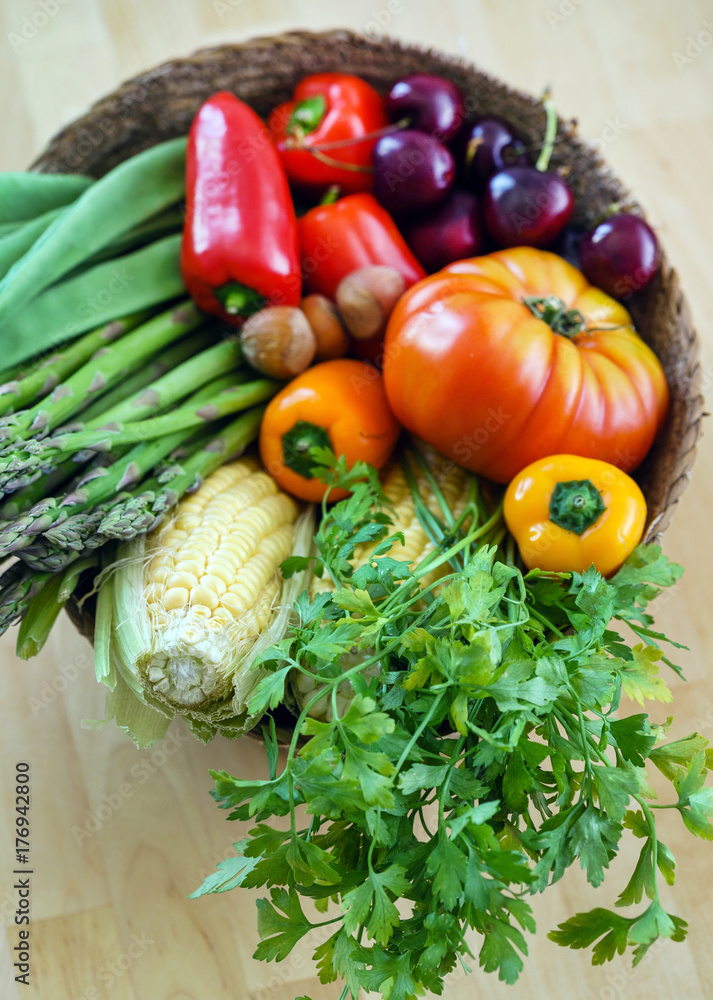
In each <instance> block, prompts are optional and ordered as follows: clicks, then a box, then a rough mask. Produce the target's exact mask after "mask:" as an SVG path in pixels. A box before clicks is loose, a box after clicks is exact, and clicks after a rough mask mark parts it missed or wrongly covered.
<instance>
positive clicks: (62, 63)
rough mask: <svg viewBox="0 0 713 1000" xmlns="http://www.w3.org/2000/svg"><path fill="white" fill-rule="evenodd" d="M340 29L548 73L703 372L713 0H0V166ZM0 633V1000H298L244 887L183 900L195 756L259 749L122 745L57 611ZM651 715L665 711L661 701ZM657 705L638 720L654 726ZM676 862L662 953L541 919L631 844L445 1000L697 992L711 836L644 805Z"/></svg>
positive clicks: (699, 534) (213, 822)
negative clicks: (260, 49)
mask: <svg viewBox="0 0 713 1000" xmlns="http://www.w3.org/2000/svg"><path fill="white" fill-rule="evenodd" d="M338 25H342V26H348V27H351V28H354V29H356V30H362V31H363V30H366V31H371V32H374V31H378V30H382V31H384V32H388V33H391V34H393V35H395V36H397V37H399V38H403V39H406V40H408V41H414V42H419V43H423V44H430V45H433V46H435V47H438V48H441V49H443V50H446V51H449V52H455V53H461V54H462V55H463V56H466V57H467V58H468V59H471V60H472V61H474V62H475V63H476V64H478V65H479V66H481V67H482V68H484V69H486V70H489V71H491V72H493V73H495V74H497V75H499V76H500V77H502V78H504V79H505V80H508V81H510V82H511V83H512V84H515V85H517V86H519V87H522V88H524V89H527V90H529V91H532V92H540V91H541V90H542V89H543V87H544V86H545V85H547V84H550V85H552V87H553V89H554V94H555V97H556V100H557V102H558V106H559V109H560V111H561V113H562V114H563V115H565V116H576V117H577V118H578V119H579V121H580V127H581V132H582V133H583V135H584V136H586V137H588V138H590V139H597V140H599V143H600V145H601V146H602V148H603V150H604V153H605V155H606V157H607V158H608V159H609V160H610V162H611V164H612V165H613V166H614V168H615V169H616V170H617V172H618V173H619V174H620V175H621V176H622V177H623V178H624V180H625V181H626V182H627V184H628V185H629V186H630V187H631V189H632V190H633V191H634V193H635V195H636V196H637V198H638V199H639V200H640V201H641V202H642V203H643V204H644V205H645V206H646V208H647V210H648V211H649V213H650V217H651V219H652V221H653V222H654V224H655V225H656V228H657V230H658V232H659V233H660V235H661V238H662V240H663V242H664V243H665V245H666V247H667V249H668V252H669V255H670V257H671V259H672V260H673V262H674V265H675V266H676V267H677V268H678V270H679V271H680V274H681V277H682V280H683V285H684V288H685V289H686V290H687V293H688V296H689V299H690V303H691V306H692V311H693V315H694V318H695V320H696V321H697V324H698V327H699V330H700V333H701V337H702V341H703V372H704V390H705V389H706V388H707V387H709V385H710V382H711V376H712V374H713V366H712V365H711V358H710V353H711V347H712V346H713V331H712V330H711V325H710V324H711V317H712V316H713V285H712V284H711V280H710V266H711V260H712V259H713V254H712V252H711V249H710V244H711V234H712V233H713V197H711V181H710V177H711V168H712V167H713V7H711V5H710V3H709V2H708V3H704V2H702V0H701V2H697V0H678V2H677V3H675V4H674V3H672V2H671V0H624V2H622V0H509V2H508V3H504V2H500V3H498V2H496V0H438V2H436V0H389V2H388V3H387V0H339V2H338V3H334V2H332V0H260V2H258V0H0V169H3V170H13V169H15V170H17V169H23V168H24V167H25V166H27V165H28V164H29V163H30V162H31V160H32V159H33V158H34V157H35V156H36V155H37V154H38V153H39V152H40V150H41V149H42V148H43V145H44V144H45V143H46V142H47V140H48V139H49V138H50V136H51V135H52V134H53V133H54V132H55V131H56V130H57V129H58V128H59V127H60V126H62V125H63V124H65V123H66V122H68V121H69V120H70V119H72V118H73V117H74V116H76V115H78V114H80V113H81V112H83V111H84V110H85V108H86V107H87V106H88V105H89V103H90V102H91V101H93V100H94V99H95V98H97V97H99V96H100V95H102V94H104V93H106V92H107V91H110V90H111V89H113V88H114V87H115V86H116V85H117V84H118V83H119V82H120V81H121V80H123V79H125V78H126V77H128V76H131V75H133V74H134V73H137V72H139V71H141V70H143V69H144V68H147V67H149V66H151V65H152V64H155V63H158V62H161V61H163V60H165V59H168V58H170V57H172V56H176V55H181V54H186V53H189V52H190V51H191V50H193V49H195V48H197V47H199V46H204V45H211V44H217V43H224V42H230V41H233V40H242V39H245V38H249V37H251V36H255V35H260V34H270V33H276V32H280V31H283V30H287V29H290V28H297V27H304V28H314V29H321V28H326V27H332V26H338ZM711 440H713V437H710V438H708V439H706V440H704V441H703V443H702V445H701V447H700V450H699V457H698V461H697V465H696V468H695V471H694V475H693V481H692V484H691V486H690V487H689V489H688V491H687V492H686V494H685V496H684V497H683V500H682V502H681V509H680V511H679V513H678V515H677V518H676V520H675V522H674V524H673V526H672V528H671V529H670V530H669V531H668V533H667V535H666V550H667V552H668V554H669V556H671V557H672V558H674V559H676V560H678V561H679V562H681V563H683V564H684V565H685V566H686V568H687V572H686V574H685V577H684V578H683V580H682V582H681V583H679V584H678V585H677V586H676V588H675V590H674V592H673V593H672V594H671V595H670V596H668V597H667V598H666V599H664V600H662V601H661V602H660V606H659V610H658V621H659V623H660V625H661V626H662V627H663V628H664V629H665V630H666V631H668V632H669V633H670V634H673V635H675V636H677V637H678V638H679V639H681V640H682V641H685V642H686V643H687V644H688V645H689V646H690V652H688V653H684V654H682V656H681V661H682V663H683V665H684V668H685V671H686V675H687V677H688V683H683V682H679V681H677V680H676V679H675V678H674V682H673V684H672V687H673V689H674V693H675V704H674V706H673V708H674V710H675V717H676V721H675V724H674V728H673V733H674V734H675V735H685V734H686V733H688V732H690V731H692V730H694V729H698V730H699V731H702V732H703V733H704V734H706V735H708V736H711V735H713V728H712V727H713V679H711V676H710V660H711V651H712V650H713V631H712V630H713V614H712V613H711V602H710V597H709V594H710V577H711V570H710V565H709V560H710V557H711V548H710V534H711V528H710V525H711V517H712V514H711V511H713V496H712V489H711V484H712V481H713V480H712V473H713V452H712V450H711ZM13 640H14V637H13V636H12V635H6V636H5V637H4V638H3V639H2V640H0V663H1V666H2V673H1V674H0V705H2V727H0V747H1V748H2V755H1V757H0V760H1V761H2V764H3V765H4V768H3V776H2V778H1V779H0V803H2V804H3V806H4V808H3V810H2V819H1V820H0V904H1V906H0V908H1V910H2V916H3V919H4V921H5V922H6V924H7V926H8V930H7V935H3V936H2V937H0V996H1V997H2V1000H16V998H17V997H20V996H22V997H25V996H31V997H33V998H34V997H41V998H43V1000H98V998H102V1000H208V998H210V1000H229V998H230V1000H242V998H250V1000H267V998H270V1000H292V998H293V997H295V996H298V995H301V994H305V993H306V994H308V995H309V996H310V997H312V998H313V1000H327V998H334V1000H336V998H337V997H338V996H339V988H337V987H335V986H334V985H332V986H330V987H323V986H320V985H319V983H318V982H317V979H316V977H315V976H314V975H313V972H312V968H311V965H310V961H309V958H308V952H307V950H302V951H299V952H297V953H295V954H294V955H293V956H292V957H290V958H289V959H288V960H287V961H286V962H284V963H283V964H282V965H281V966H274V965H272V966H265V965H263V964H261V963H257V962H255V961H253V959H252V958H251V955H252V952H253V950H254V948H255V945H256V943H257V930H256V921H255V908H254V897H255V896H256V895H257V894H255V893H250V892H243V891H237V892H233V893H229V894H227V895H224V896H217V897H210V898H208V899H202V900H198V901H190V900H188V899H187V898H186V897H187V895H188V893H189V892H191V891H192V890H193V889H194V888H195V887H196V886H197V885H198V884H199V882H200V881H201V880H202V878H203V877H204V876H205V875H206V874H207V873H208V872H209V871H211V870H212V869H213V867H214V866H215V864H216V862H217V861H218V860H220V859H221V858H222V857H224V855H225V853H226V851H228V850H229V849H230V845H231V843H232V841H234V840H237V839H238V837H239V834H240V831H239V829H238V826H237V824H232V825H228V824H226V822H225V819H224V814H223V813H221V812H220V811H219V810H218V809H216V807H215V805H214V803H213V801H212V799H210V797H209V795H208V791H209V789H210V787H211V780H210V778H209V775H208V769H209V768H210V767H214V768H215V767H218V768H227V769H228V770H230V771H232V772H233V773H238V774H242V775H246V776H247V775H250V774H253V773H255V772H256V771H258V770H260V769H261V767H262V751H261V747H260V746H259V745H258V744H257V743H253V742H252V741H250V740H243V741H241V742H239V743H229V742H227V741H225V740H222V739H218V740H215V741H214V742H213V743H212V744H210V745H209V746H207V747H203V746H200V745H198V744H197V743H196V742H195V741H192V740H190V739H189V738H188V736H187V733H186V731H185V729H184V728H182V726H181V725H180V724H174V726H173V727H172V729H171V730H170V732H169V736H168V737H167V739H166V740H165V741H164V742H163V743H162V744H160V746H158V747H156V748H154V749H153V750H150V751H145V752H143V753H139V752H138V751H137V750H135V749H134V747H133V745H132V744H131V743H130V741H129V740H128V739H127V738H126V737H124V736H123V735H122V734H120V733H119V732H118V731H116V730H115V729H114V728H112V727H111V726H108V727H106V728H105V729H103V730H99V731H98V732H93V731H88V730H87V729H82V727H81V720H82V719H83V718H99V717H101V715H102V714H103V694H102V691H101V690H100V689H99V687H98V685H97V684H96V682H95V680H94V677H93V669H92V660H91V650H90V647H89V645H88V644H87V643H86V642H85V641H84V640H83V639H81V638H80V637H79V636H78V635H77V634H76V633H75V632H74V631H73V629H72V627H71V625H70V624H69V622H68V620H66V619H64V618H63V619H62V620H61V621H60V622H59V623H58V626H57V628H56V629H55V631H54V633H53V635H52V637H51V639H50V641H49V643H48V645H47V647H46V649H45V650H44V652H43V653H42V655H41V656H39V657H38V658H37V659H36V660H34V661H31V662H29V663H21V662H20V661H18V660H16V659H15V656H14V651H13ZM668 707H669V706H666V707H665V708H666V709H667V708H668ZM666 714H667V711H666V710H665V709H664V707H656V706H654V708H653V711H652V716H653V717H654V718H655V719H662V718H664V717H665V715H666ZM18 760H26V761H29V762H30V764H31V767H32V785H33V800H32V815H31V820H32V861H33V865H34V876H33V883H32V885H33V896H32V918H33V923H32V937H31V941H32V958H31V963H32V985H31V987H30V988H29V989H27V988H24V987H21V986H18V985H17V984H16V983H15V982H14V981H13V975H14V973H13V970H12V963H13V961H15V959H14V958H13V957H12V955H13V953H12V951H11V948H12V946H14V945H15V944H16V942H17V928H16V927H14V926H13V925H12V919H13V911H14V903H15V902H16V898H15V890H13V889H12V888H11V886H12V874H11V869H12V867H13V864H12V852H11V835H12V830H13V815H12V813H11V798H12V796H11V778H12V774H13V765H14V763H15V762H16V761H18ZM664 820H665V821H664V822H663V823H662V831H663V833H662V836H663V838H664V839H665V841H666V842H667V843H668V844H669V846H670V847H671V849H672V850H673V852H674V854H675V855H676V856H677V858H678V862H679V876H678V884H677V886H676V887H675V891H672V890H669V889H667V890H666V892H665V894H664V895H665V903H667V904H669V907H668V908H669V909H671V908H673V909H674V911H675V912H676V913H679V914H681V915H682V916H683V917H685V918H686V919H687V920H688V922H689V924H690V934H689V937H688V940H687V942H686V943H684V944H676V945H674V944H670V943H663V944H662V945H661V946H656V947H654V948H653V949H652V951H651V953H650V955H649V957H647V959H646V960H645V961H644V963H642V966H641V967H639V968H638V969H634V970H632V969H631V966H630V964H629V959H628V958H625V959H624V958H622V959H619V960H617V961H615V962H613V963H611V964H609V965H608V966H606V967H603V968H601V967H599V968H593V967H592V966H591V965H590V964H589V961H590V956H589V954H588V953H586V952H585V953H583V952H571V951H566V950H563V949H558V948H557V947H556V946H555V945H554V944H551V943H550V942H548V941H547V939H546V937H545V934H546V932H547V931H548V930H549V929H550V928H552V927H553V926H554V925H555V924H556V923H557V922H559V921H560V920H562V919H565V918H566V917H567V916H569V915H570V914H572V913H573V912H574V911H575V910H577V909H585V908H589V907H591V906H596V905H611V903H612V902H613V900H614V898H615V896H616V893H617V891H618V889H619V888H621V885H622V884H623V882H622V879H623V878H624V877H626V875H625V873H626V872H627V871H628V870H630V869H631V866H632V864H633V861H634V858H635V854H636V851H637V850H638V847H637V846H636V845H632V844H629V845H627V847H626V848H625V849H624V850H623V851H622V852H621V855H620V857H619V858H618V859H617V861H616V862H615V863H614V864H613V865H612V870H611V876H610V878H609V880H608V887H605V888H603V889H601V890H598V891H596V892H595V891H594V890H592V889H590V888H589V887H588V886H587V885H586V883H585V882H584V880H583V879H582V877H581V875H580V873H577V872H571V873H569V874H568V875H567V876H566V877H565V878H564V880H563V881H562V882H561V883H559V884H558V886H557V887H555V888H554V889H552V890H549V891H548V892H547V893H546V894H545V895H544V896H543V897H539V898H538V899H537V900H536V901H535V907H536V913H537V916H538V924H539V927H540V932H539V933H538V935H537V937H536V938H534V939H531V945H530V952H531V954H530V957H529V959H528V960H527V963H526V969H525V972H524V974H523V976H522V978H521V980H520V982H519V983H518V984H517V985H516V986H514V987H512V988H507V987H505V986H503V985H502V984H499V983H497V982H496V981H495V980H494V979H493V978H492V977H485V976H484V975H483V974H479V973H475V974H474V975H472V976H470V977H468V979H466V978H465V977H464V976H463V975H457V976H454V977H453V978H452V980H451V982H450V983H449V985H448V989H447V992H446V996H447V997H448V998H449V1000H465V998H468V1000H477V998H484V997H486V996H487V997H491V996H495V997H503V998H506V997H509V998H510V1000H524V998H528V1000H545V998H547V1000H554V998H567V1000H613V998H615V997H616V998H619V997H624V998H626V1000H639V998H641V1000H643V998H649V997H651V996H663V997H675V998H677V1000H700V998H705V997H713V949H712V948H711V945H710V942H711V940H712V938H713V909H712V908H711V906H710V899H711V894H713V844H709V843H705V842H703V841H694V839H693V838H692V837H691V836H690V835H689V834H687V833H686V831H685V830H684V829H683V827H682V824H681V823H680V821H678V822H677V820H678V817H677V816H675V815H671V814H664Z"/></svg>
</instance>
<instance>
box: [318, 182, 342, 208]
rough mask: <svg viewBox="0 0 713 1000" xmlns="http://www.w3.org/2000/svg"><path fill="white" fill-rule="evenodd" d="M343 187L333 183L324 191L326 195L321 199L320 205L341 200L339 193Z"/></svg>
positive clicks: (331, 203)
mask: <svg viewBox="0 0 713 1000" xmlns="http://www.w3.org/2000/svg"><path fill="white" fill-rule="evenodd" d="M340 191H341V188H340V187H339V185H338V184H332V186H331V187H330V188H327V190H326V191H325V193H324V197H323V198H322V200H321V201H320V205H333V204H334V203H335V202H337V201H339V194H340Z"/></svg>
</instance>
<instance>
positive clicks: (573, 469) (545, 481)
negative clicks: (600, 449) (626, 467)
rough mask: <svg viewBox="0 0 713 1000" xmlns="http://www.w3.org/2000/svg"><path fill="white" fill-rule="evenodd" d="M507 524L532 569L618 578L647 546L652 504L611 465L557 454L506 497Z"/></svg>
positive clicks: (522, 476)
mask: <svg viewBox="0 0 713 1000" xmlns="http://www.w3.org/2000/svg"><path fill="white" fill-rule="evenodd" d="M504 513H505V522H506V524H507V526H508V529H509V530H510V532H511V534H512V535H513V536H514V538H515V541H516V542H517V544H518V547H519V549H520V555H521V557H522V561H523V562H524V563H525V565H526V566H527V567H528V569H535V568H538V569H544V570H553V571H555V572H559V573H568V572H577V573H582V572H584V570H586V569H589V567H590V566H592V565H594V567H595V569H598V570H599V572H600V573H601V574H602V575H603V576H611V575H612V574H613V573H615V572H616V571H617V570H618V569H619V567H620V566H621V565H622V563H623V562H624V561H625V560H626V558H627V557H628V556H629V555H630V554H631V552H632V551H633V550H634V549H635V548H636V546H637V545H638V544H639V542H640V541H641V536H642V535H643V533H644V526H645V524H646V501H645V500H644V495H643V493H642V492H641V490H640V489H639V487H638V486H637V485H636V483H635V482H634V480H633V479H631V478H630V477H629V476H627V475H626V473H625V472H622V471H621V469H617V468H616V466H614V465H610V464H609V463H608V462H600V461H599V460H598V459H593V458H581V457H579V456H577V455H551V456H550V457H548V458H543V459H540V460H539V461H537V462H533V463H532V464H531V465H528V466H527V467H526V468H525V469H523V470H522V472H520V473H519V475H517V476H516V477H515V478H514V479H513V480H512V482H511V483H510V485H509V486H508V488H507V491H506V493H505V507H504Z"/></svg>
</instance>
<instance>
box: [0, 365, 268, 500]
mask: <svg viewBox="0 0 713 1000" xmlns="http://www.w3.org/2000/svg"><path fill="white" fill-rule="evenodd" d="M167 377H168V376H167ZM279 388H280V383H279V382H276V381H274V380H273V379H255V380H254V381H252V382H246V383H245V384H244V385H238V386H233V387H232V388H230V389H227V390H225V391H224V392H222V393H219V394H217V395H215V396H212V397H211V398H210V399H208V400H206V401H201V402H199V403H196V402H189V403H187V404H185V405H184V406H181V407H179V408H178V409H175V410H172V411H171V412H170V413H166V414H165V415H163V416H159V417H153V418H151V419H145V420H141V421H140V422H137V423H126V422H124V423H112V424H110V425H105V426H102V427H99V428H98V429H90V430H86V431H78V432H76V433H72V432H69V433H67V434H60V435H57V436H56V437H52V438H47V439H46V440H44V441H37V442H28V444H27V445H26V446H25V448H24V450H23V451H22V452H18V453H15V454H14V455H13V457H9V456H8V457H7V458H5V459H3V460H0V473H3V475H0V485H1V486H2V487H3V488H4V489H6V490H7V489H8V486H9V485H10V484H11V483H13V482H14V481H15V479H16V477H17V476H18V475H27V476H34V475H36V474H37V472H38V470H40V471H41V472H46V471H49V470H50V469H52V468H53V467H54V465H55V464H56V463H57V462H59V461H61V460H62V459H63V458H65V457H66V456H68V455H72V454H74V453H77V452H79V453H81V452H84V451H105V450H107V449H112V448H114V447H116V446H118V445H125V444H135V443H136V442H138V441H150V440H153V439H154V438H160V437H162V436H164V435H166V434H171V433H173V432H175V431H177V430H189V429H190V428H195V427H200V426H201V425H202V424H205V423H209V422H212V421H214V420H218V419H219V418H220V417H224V416H228V415H229V414H231V413H235V412H236V411H238V410H244V409H246V408H247V407H248V406H253V405H254V404H255V403H261V402H263V401H264V400H266V399H269V398H270V397H271V396H274V395H275V393H276V392H277V390H278V389H279ZM30 445H32V447H30Z"/></svg>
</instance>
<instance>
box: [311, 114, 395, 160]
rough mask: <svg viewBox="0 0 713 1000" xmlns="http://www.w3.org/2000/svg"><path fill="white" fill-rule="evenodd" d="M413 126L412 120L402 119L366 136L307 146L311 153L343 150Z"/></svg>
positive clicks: (365, 134)
mask: <svg viewBox="0 0 713 1000" xmlns="http://www.w3.org/2000/svg"><path fill="white" fill-rule="evenodd" d="M410 124H411V119H410V118H402V119H401V120H400V121H397V122H394V124H393V125H385V126H384V128H379V129H377V130H376V131H375V132H365V133H364V135H359V136H355V137H354V138H353V139H335V140H334V141H333V142H316V143H314V145H310V146H306V148H307V149H309V150H310V151H312V150H314V149H318V150H319V151H320V152H321V151H322V150H324V149H343V148H344V147H345V146H356V145H358V144H359V143H360V142H369V141H370V140H371V139H380V138H381V136H382V135H391V134H392V132H400V131H401V129H404V128H408V126H409V125H410Z"/></svg>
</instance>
